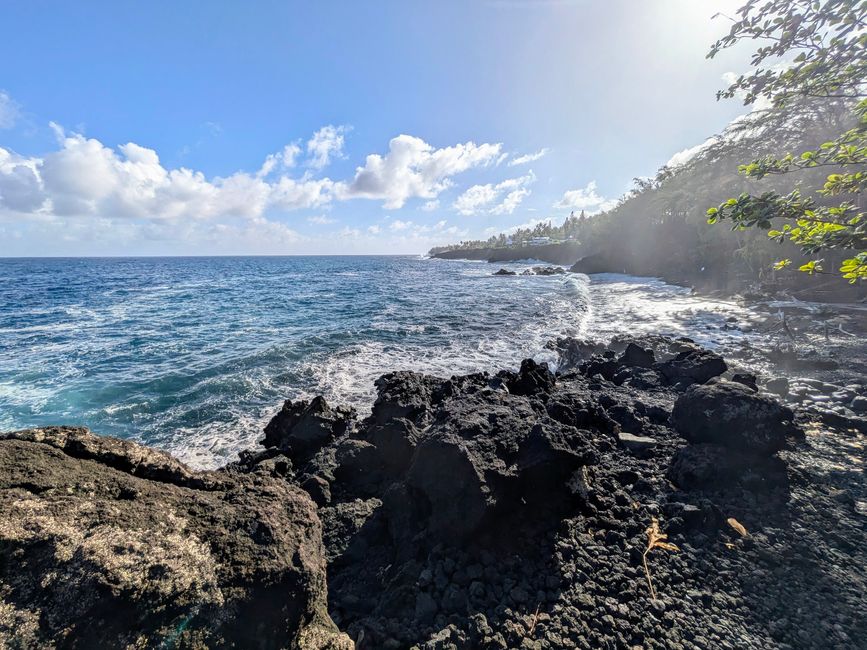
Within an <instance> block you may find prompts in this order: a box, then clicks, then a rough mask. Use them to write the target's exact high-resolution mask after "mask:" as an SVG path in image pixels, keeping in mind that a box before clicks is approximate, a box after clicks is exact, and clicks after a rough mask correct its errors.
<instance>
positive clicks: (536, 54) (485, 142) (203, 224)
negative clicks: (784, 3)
mask: <svg viewBox="0 0 867 650" xmlns="http://www.w3.org/2000/svg"><path fill="white" fill-rule="evenodd" d="M740 4H741V2H740V1H738V0H734V1H733V0H475V1H473V2H468V1H466V0H460V1H452V0H436V1H433V0H431V1H428V2H421V1H417V0H408V1H405V0H400V1H398V0H395V1H393V2H386V1H379V0H371V1H369V2H337V1H333V2H332V1H327V0H322V1H318V2H300V1H299V2H289V1H281V2H276V1H268V0H262V1H258V2H255V3H248V2H227V1H220V0H207V1H196V0H192V1H187V2H183V3H178V2H167V1H162V0H154V1H152V2H147V3H133V2H118V1H117V0H111V1H108V2H102V1H97V0H90V1H88V2H68V1H67V2H48V1H41V0H9V1H8V2H4V3H2V5H0V24H2V25H3V26H4V29H3V38H2V39H0V257H4V256H31V255H33V256H38V255H58V256H67V255H71V256H78V255H224V254H367V253H370V254H396V253H409V254H416V253H424V252H426V251H427V250H428V249H429V248H430V247H431V246H433V245H438V244H443V243H449V242H455V241H458V240H461V239H475V238H487V237H488V236H490V235H491V234H494V233H497V232H501V231H507V230H508V229H509V228H514V227H516V226H520V225H526V224H533V223H536V222H538V221H539V220H542V219H548V218H554V219H556V220H558V221H559V220H562V219H563V218H565V217H566V216H568V214H569V213H570V211H572V210H576V211H580V210H582V209H583V210H585V211H586V212H587V213H588V214H592V213H598V212H599V211H602V210H605V209H607V208H610V207H611V206H612V205H613V204H614V202H615V201H616V199H617V198H618V197H619V196H620V195H622V194H623V193H624V192H625V191H626V190H627V189H628V188H629V187H630V186H631V182H632V179H633V178H634V177H636V176H649V175H652V174H653V173H654V172H655V171H656V170H657V169H658V168H659V167H660V166H662V165H663V164H665V163H666V162H668V161H669V160H671V159H672V156H678V155H679V158H682V157H683V154H682V153H681V152H683V151H686V150H689V149H690V148H691V147H694V146H695V145H697V144H700V143H701V142H703V141H704V140H705V139H706V138H708V137H709V136H712V135H713V134H715V133H718V132H719V131H721V130H722V129H723V128H724V127H725V126H726V125H727V124H728V123H729V122H730V121H731V120H732V119H734V118H736V117H737V116H738V115H741V114H743V113H744V112H745V108H744V107H743V106H741V105H740V103H739V102H737V101H734V100H728V101H721V102H717V101H716V98H715V92H716V91H717V90H718V89H720V88H722V87H723V86H724V85H725V83H724V78H725V76H726V75H730V74H731V73H733V72H735V73H740V72H743V71H745V70H746V69H747V68H748V66H749V53H750V48H749V47H748V46H747V47H738V48H734V49H732V50H726V51H724V52H723V53H721V54H720V55H719V56H718V57H717V58H715V59H713V60H710V61H709V60H707V59H706V58H705V54H706V53H707V50H708V48H709V45H710V44H711V43H712V42H713V41H714V40H715V39H716V38H717V37H719V36H721V35H722V34H723V33H725V32H727V30H728V27H727V21H726V18H725V17H718V18H716V19H713V20H711V17H712V16H713V15H714V14H715V13H717V12H722V13H724V14H727V15H734V13H735V10H736V9H737V7H738V6H739V5H740Z"/></svg>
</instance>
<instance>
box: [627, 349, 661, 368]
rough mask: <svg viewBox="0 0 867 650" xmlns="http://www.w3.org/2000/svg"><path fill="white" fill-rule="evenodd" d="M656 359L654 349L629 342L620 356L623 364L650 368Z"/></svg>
mask: <svg viewBox="0 0 867 650" xmlns="http://www.w3.org/2000/svg"><path fill="white" fill-rule="evenodd" d="M655 361H656V359H655V357H654V354H653V350H651V349H650V348H643V347H641V346H640V345H636V344H635V343H629V344H628V345H627V346H626V349H625V350H624V351H623V355H622V356H621V357H620V363H621V364H622V365H624V366H630V367H635V368H650V367H651V366H653V364H654V362H655Z"/></svg>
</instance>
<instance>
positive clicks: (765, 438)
mask: <svg viewBox="0 0 867 650" xmlns="http://www.w3.org/2000/svg"><path fill="white" fill-rule="evenodd" d="M793 420H794V414H793V413H792V410H791V409H789V408H788V407H785V406H783V405H782V404H780V403H779V402H777V401H776V400H774V399H771V398H770V397H766V396H764V395H758V394H756V393H754V392H753V391H752V389H750V388H748V387H747V386H744V385H743V384H738V383H734V382H717V383H712V384H704V385H696V386H691V387H690V388H689V389H687V390H686V391H685V392H684V393H683V394H682V395H681V396H680V397H678V398H677V401H676V402H675V404H674V410H673V411H672V414H671V421H672V424H673V425H674V427H675V429H677V431H678V433H680V434H681V435H682V436H683V437H684V438H686V439H687V440H689V441H690V442H694V443H700V442H707V443H714V444H719V445H723V446H725V447H728V448H730V449H734V450H736V451H740V452H745V453H751V454H757V455H770V454H773V453H774V452H776V451H779V450H780V449H783V447H784V446H785V444H786V438H787V436H790V435H793V434H796V433H797V430H796V428H795V427H794V424H793Z"/></svg>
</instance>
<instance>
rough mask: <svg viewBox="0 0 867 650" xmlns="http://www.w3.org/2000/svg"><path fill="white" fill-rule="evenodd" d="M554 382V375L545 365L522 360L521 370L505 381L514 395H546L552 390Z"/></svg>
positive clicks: (531, 360) (530, 360)
mask: <svg viewBox="0 0 867 650" xmlns="http://www.w3.org/2000/svg"><path fill="white" fill-rule="evenodd" d="M555 381H556V380H555V378H554V373H552V372H551V371H550V370H548V364H547V363H544V362H543V363H536V362H535V361H533V359H524V360H523V361H522V362H521V370H520V371H519V372H518V374H517V376H515V377H514V378H510V380H508V381H507V385H508V387H509V391H510V392H511V393H514V394H515V395H538V394H544V395H547V394H549V393H550V392H551V391H552V390H553V389H554V383H555Z"/></svg>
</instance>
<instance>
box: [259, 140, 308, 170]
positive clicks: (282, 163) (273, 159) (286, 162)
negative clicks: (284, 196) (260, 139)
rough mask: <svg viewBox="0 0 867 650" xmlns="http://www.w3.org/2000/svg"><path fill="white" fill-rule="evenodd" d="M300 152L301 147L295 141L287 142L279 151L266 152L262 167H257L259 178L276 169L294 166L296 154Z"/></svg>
mask: <svg viewBox="0 0 867 650" xmlns="http://www.w3.org/2000/svg"><path fill="white" fill-rule="evenodd" d="M300 153H301V147H299V146H298V145H297V144H296V143H294V142H293V143H291V144H287V145H286V146H285V147H283V150H282V151H280V152H279V153H272V154H268V157H267V158H265V162H263V163H262V167H261V168H260V169H259V173H258V174H257V176H259V177H260V178H262V177H265V176H268V175H269V174H270V173H271V172H273V171H274V170H276V169H279V168H282V169H290V168H292V167H294V166H295V164H296V161H297V158H298V155H299V154H300Z"/></svg>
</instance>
